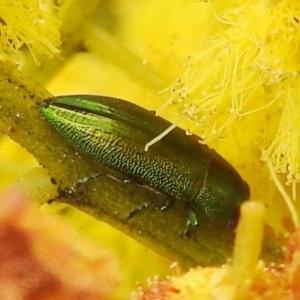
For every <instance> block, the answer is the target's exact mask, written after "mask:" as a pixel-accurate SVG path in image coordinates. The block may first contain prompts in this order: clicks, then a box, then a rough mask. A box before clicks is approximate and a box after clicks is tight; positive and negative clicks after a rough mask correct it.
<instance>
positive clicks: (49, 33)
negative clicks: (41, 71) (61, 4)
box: [0, 0, 60, 62]
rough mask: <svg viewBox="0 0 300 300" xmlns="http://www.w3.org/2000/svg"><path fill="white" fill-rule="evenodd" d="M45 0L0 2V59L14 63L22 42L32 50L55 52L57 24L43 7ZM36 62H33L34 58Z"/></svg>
mask: <svg viewBox="0 0 300 300" xmlns="http://www.w3.org/2000/svg"><path fill="white" fill-rule="evenodd" d="M47 2H48V0H42V1H38V0H24V1H17V0H1V1H0V36H1V39H0V59H1V60H10V61H12V62H18V61H19V60H20V50H21V47H23V46H24V45H26V46H27V48H28V49H29V50H30V52H31V54H32V55H33V58H34V59H35V60H36V57H35V53H39V54H43V55H47V56H49V57H52V56H53V55H54V54H56V55H57V54H58V53H59V50H58V48H56V46H58V45H59V43H60V35H59V32H58V28H59V25H60V23H59V22H58V21H57V20H56V19H55V18H54V17H53V16H51V13H50V12H47V10H46V4H47ZM36 62H37V61H36Z"/></svg>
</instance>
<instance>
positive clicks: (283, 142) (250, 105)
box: [162, 0, 300, 183]
mask: <svg viewBox="0 0 300 300" xmlns="http://www.w3.org/2000/svg"><path fill="white" fill-rule="evenodd" d="M237 2H239V3H240V4H239V5H237V6H235V7H232V6H231V7H230V8H228V7H227V8H225V9H224V8H223V10H222V12H218V13H216V22H215V23H214V24H212V28H213V29H212V30H211V32H210V34H209V35H208V34H207V35H205V36H204V37H203V38H202V40H201V43H200V45H199V50H198V52H197V53H194V54H193V55H190V56H189V58H188V59H187V62H186V65H185V67H186V69H185V72H184V73H183V75H182V76H181V77H180V78H178V79H177V81H176V82H175V83H174V85H173V86H172V87H171V97H170V98H169V99H168V101H167V103H165V104H164V105H163V106H162V108H164V107H165V106H166V105H167V104H169V103H176V105H177V108H178V112H179V115H180V116H181V118H184V119H188V120H192V124H193V126H194V127H192V128H191V130H192V131H194V132H196V133H198V134H199V135H200V136H201V137H202V139H203V141H204V142H205V143H206V142H208V141H210V140H211V139H213V138H215V137H219V138H220V137H222V136H223V135H224V133H225V131H226V129H227V128H228V126H229V125H230V124H231V123H232V122H233V121H234V120H237V119H241V118H246V117H247V115H249V114H252V113H256V112H259V111H262V110H264V111H265V112H266V115H267V116H268V119H269V120H267V122H269V123H267V124H266V126H267V130H266V136H265V137H263V140H262V141H261V144H264V145H265V149H264V150H265V151H264V155H266V157H268V158H269V159H270V160H271V161H272V164H273V166H274V169H275V171H276V172H282V173H287V174H288V176H287V181H288V183H295V182H299V180H300V153H299V149H300V138H299V137H300V126H299V124H300V117H299V116H300V114H299V112H300V102H299V100H298V99H299V95H300V86H299V71H300V61H299V45H300V23H299V22H300V2H299V1H295V0H294V1H293V0H281V1H263V0H261V1H254V0H251V1H246V3H245V2H244V1H237ZM216 24H217V25H216Z"/></svg>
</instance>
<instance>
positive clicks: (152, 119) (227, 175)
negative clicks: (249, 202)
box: [41, 95, 250, 226]
mask: <svg viewBox="0 0 300 300" xmlns="http://www.w3.org/2000/svg"><path fill="white" fill-rule="evenodd" d="M41 110H42V113H43V114H44V116H45V117H46V118H47V120H48V121H49V122H50V123H51V124H52V125H53V126H54V127H55V128H56V129H57V130H58V131H59V133H60V134H61V135H63V136H64V137H65V138H66V139H68V140H69V141H70V142H71V143H72V144H73V145H74V147H75V148H76V149H78V151H81V152H82V153H85V154H87V155H89V156H91V157H92V158H94V159H95V161H97V162H98V163H100V164H102V165H104V166H106V167H108V168H110V169H113V170H115V171H118V172H121V173H123V174H125V175H126V176H128V177H129V178H130V179H132V180H134V181H136V182H138V183H142V184H144V185H146V186H149V187H151V188H152V189H154V190H156V191H158V192H160V193H162V194H164V195H166V196H167V198H169V200H170V201H169V203H172V202H174V201H177V200H178V201H184V202H185V203H186V207H187V212H188V226H195V225H197V224H198V220H197V217H196V214H195V211H196V210H197V209H201V210H202V211H203V212H204V213H205V215H206V216H207V217H208V218H209V219H210V220H211V221H212V222H219V223H221V224H225V223H226V222H228V221H229V220H230V218H231V217H232V215H233V213H234V211H235V210H236V208H237V207H238V206H239V205H240V203H241V202H243V201H244V200H246V199H248V198H249V195H250V191H249V186H248V184H247V183H246V182H245V181H243V180H242V178H241V176H240V175H239V174H238V173H237V171H236V170H235V169H234V168H233V167H232V166H231V165H230V164H229V163H228V162H227V161H226V160H225V159H224V158H222V157H221V156H220V155H219V154H218V153H216V152H215V151H214V150H213V149H210V148H209V147H208V146H206V145H202V144H200V143H199V142H198V141H199V138H198V137H196V136H193V135H192V136H188V135H186V133H185V131H184V130H182V129H180V128H175V129H174V130H173V131H171V132H170V133H169V134H168V135H166V136H165V137H163V139H162V140H160V141H159V142H157V143H155V144H154V145H153V146H151V147H150V148H149V150H148V151H147V152H146V151H145V144H146V143H148V142H149V141H151V140H152V139H153V138H155V137H156V136H158V135H159V134H160V133H161V132H163V131H164V130H166V128H168V127H169V126H170V125H171V123H169V122H168V121H166V120H164V119H162V118H160V117H157V116H155V114H154V113H153V112H150V111H147V110H145V109H143V108H141V107H139V106H137V105H135V104H132V103H130V102H127V101H125V100H121V99H116V98H110V97H104V96H90V95H72V96H60V97H55V98H52V99H48V100H46V101H45V102H44V104H43V105H42V107H41Z"/></svg>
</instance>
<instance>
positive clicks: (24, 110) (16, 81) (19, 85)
mask: <svg viewBox="0 0 300 300" xmlns="http://www.w3.org/2000/svg"><path fill="white" fill-rule="evenodd" d="M0 95H1V96H0V131H1V132H2V133H3V134H5V135H7V136H9V137H10V138H11V139H13V140H15V141H16V142H17V143H19V144H20V145H21V146H23V147H25V148H26V149H27V150H28V151H29V152H31V153H32V154H33V155H34V156H35V157H36V159H37V160H38V161H39V163H40V164H41V165H42V166H44V167H45V168H47V170H48V172H49V174H50V175H51V177H52V178H54V179H55V180H56V182H57V183H58V184H59V185H62V186H64V187H70V186H71V185H73V184H74V182H76V181H77V180H78V179H81V178H83V177H85V176H89V175H91V174H95V173H99V172H100V173H101V172H103V170H102V169H101V167H100V166H98V165H96V164H95V162H94V161H92V160H91V159H89V158H87V157H86V156H84V155H80V154H78V153H77V152H76V151H75V150H74V149H73V147H72V146H71V145H70V144H69V143H68V142H67V141H66V140H64V139H63V138H62V137H61V136H60V135H59V134H58V133H57V132H56V131H55V130H54V129H53V128H52V127H51V126H50V125H49V124H48V122H47V121H46V120H44V119H43V117H42V114H41V112H40V103H41V102H42V101H43V99H45V98H49V97H51V96H52V95H51V94H49V92H47V91H46V90H45V89H44V88H42V87H41V86H39V85H37V84H36V83H35V82H33V81H32V80H30V79H29V78H27V77H26V76H24V75H23V74H22V73H20V72H19V71H18V70H17V69H16V68H15V67H14V66H13V65H12V64H10V63H3V62H2V63H1V67H0ZM162 198H163V197H162V196H161V195H159V194H156V193H154V192H151V191H150V190H148V189H146V188H143V187H141V186H139V185H136V184H134V183H133V184H126V183H124V182H122V181H117V180H114V179H112V178H110V177H108V176H103V177H101V178H100V179H98V180H95V181H93V182H91V183H89V184H86V185H85V186H83V187H82V188H80V190H79V191H78V193H75V194H74V195H73V196H72V197H71V198H68V199H65V202H66V203H69V204H71V205H73V206H75V207H77V208H79V209H80V210H83V211H85V212H87V213H88V214H90V215H92V216H94V217H95V218H96V219H99V220H101V221H104V222H107V223H109V224H110V225H111V226H113V227H115V228H117V229H119V230H121V231H123V232H124V233H125V234H127V235H129V236H131V237H132V238H134V239H136V240H138V241H139V242H141V243H142V244H144V245H146V246H148V247H149V248H151V249H153V250H154V251H156V252H158V253H160V254H162V255H164V256H165V257H167V258H169V259H171V260H175V261H177V262H178V263H179V264H180V265H182V266H184V267H190V266H195V265H202V266H219V265H221V264H224V263H225V262H226V261H227V259H228V258H229V257H230V256H231V253H232V246H233V241H234V232H233V230H231V229H229V228H226V227H224V228H215V227H214V226H213V224H211V223H208V222H206V221H204V220H202V222H201V224H200V226H199V228H197V230H195V231H193V232H192V236H191V239H189V240H187V239H185V238H182V237H181V236H180V234H179V233H180V231H181V230H182V229H183V227H184V224H185V221H186V220H185V218H186V215H185V212H184V209H183V206H182V205H181V203H178V205H177V206H176V207H175V208H174V209H173V208H172V209H171V210H170V211H167V212H161V211H157V210H153V209H149V210H147V211H144V212H142V213H140V214H139V215H137V216H135V217H134V218H133V219H132V220H129V221H128V222H127V223H124V221H123V220H124V219H125V218H126V216H127V214H128V213H129V212H130V211H131V210H132V209H134V208H136V207H137V206H138V205H141V204H142V203H144V202H147V201H153V202H155V203H158V202H159V201H162V200H163V199H162ZM99 234H101V233H99ZM266 249H267V250H265V251H264V253H263V257H264V258H265V259H266V260H268V261H278V260H280V259H281V258H282V253H281V244H280V243H278V240H277V239H275V238H274V236H271V242H268V243H267V248H266Z"/></svg>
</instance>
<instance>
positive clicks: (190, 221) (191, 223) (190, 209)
mask: <svg viewBox="0 0 300 300" xmlns="http://www.w3.org/2000/svg"><path fill="white" fill-rule="evenodd" d="M185 211H186V213H187V221H186V223H185V227H184V230H183V231H182V233H181V235H182V236H183V237H185V238H186V239H189V238H190V230H191V228H192V227H196V226H198V225H199V220H198V217H197V214H196V209H195V206H194V204H193V203H190V202H188V203H186V205H185Z"/></svg>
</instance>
